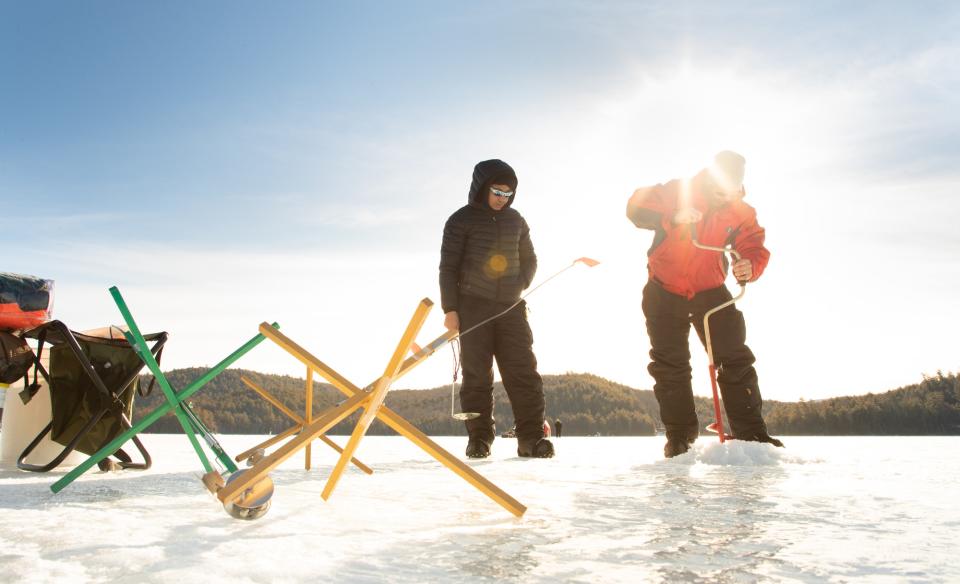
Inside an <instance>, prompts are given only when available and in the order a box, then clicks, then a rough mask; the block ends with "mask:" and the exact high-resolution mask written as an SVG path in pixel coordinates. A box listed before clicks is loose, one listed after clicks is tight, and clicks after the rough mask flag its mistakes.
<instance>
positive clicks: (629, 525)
mask: <svg viewBox="0 0 960 584" xmlns="http://www.w3.org/2000/svg"><path fill="white" fill-rule="evenodd" d="M334 439H335V440H336V441H337V442H339V443H340V444H341V445H342V444H344V443H345V442H346V438H345V437H334ZM221 440H222V442H223V444H224V446H225V447H226V448H227V450H228V452H230V453H231V454H235V453H237V452H240V451H242V450H245V449H246V448H247V447H249V446H252V445H253V444H256V443H258V442H259V441H260V437H251V436H224V437H221ZM784 441H785V442H786V444H787V449H785V450H778V449H774V448H772V447H770V446H767V445H759V444H743V443H738V442H728V443H727V444H725V445H720V444H719V443H717V442H716V440H715V438H712V437H709V438H708V437H701V438H700V440H699V441H698V442H697V444H696V446H695V448H694V449H693V450H691V452H689V453H687V454H685V455H683V456H680V457H677V458H675V459H672V460H664V459H663V458H662V445H663V439H662V438H562V439H560V440H557V441H556V442H555V443H556V444H557V451H558V456H557V458H554V459H552V460H528V459H520V458H517V457H516V456H515V454H516V453H515V444H516V443H515V441H513V440H508V439H498V440H497V441H496V443H495V444H494V449H493V456H492V458H491V459H488V460H483V461H473V462H471V464H472V465H473V466H474V467H475V468H476V469H477V470H478V471H480V472H481V473H482V474H484V475H485V476H486V477H487V478H489V479H490V480H492V481H493V482H494V483H496V484H497V485H498V486H500V487H501V488H503V489H504V490H505V491H507V492H508V493H510V494H511V495H513V496H514V497H515V498H517V499H519V500H520V501H521V502H522V503H524V504H525V505H527V507H528V508H529V509H528V511H527V513H526V515H525V516H524V517H523V518H520V519H517V518H514V517H513V516H512V515H510V514H509V513H508V512H507V511H505V510H504V509H503V508H501V507H500V506H498V505H496V504H495V503H493V502H492V501H490V500H489V499H487V498H486V497H485V496H483V495H482V494H480V493H479V492H478V491H476V490H474V489H473V487H471V486H469V485H468V484H467V483H466V482H465V481H463V480H462V479H460V478H459V477H458V476H456V475H454V474H453V473H452V472H450V471H448V470H447V469H445V468H444V467H441V466H440V465H439V464H438V463H436V462H434V461H433V460H432V459H431V458H429V457H428V456H427V455H426V454H424V453H423V452H421V451H420V450H419V449H417V448H416V447H415V446H413V445H412V444H411V443H409V442H407V441H406V440H405V439H403V438H400V437H376V436H371V437H367V438H365V439H364V440H363V442H362V443H361V445H360V449H359V451H358V453H357V457H358V458H359V459H360V460H362V461H363V462H365V463H367V464H368V465H370V466H372V467H373V468H374V471H375V472H374V474H373V475H370V476H368V475H365V474H363V473H361V472H360V471H359V470H357V469H355V468H353V467H351V468H350V469H349V470H348V471H347V473H346V474H345V475H344V477H343V479H342V480H341V481H340V484H339V486H338V487H337V490H336V492H335V493H334V494H333V497H332V498H331V499H330V501H328V502H324V501H323V500H322V499H321V498H320V492H321V490H322V489H323V485H324V482H325V480H326V477H327V475H328V474H329V472H330V470H331V468H332V466H333V464H334V463H335V462H336V458H335V453H334V452H333V451H332V450H330V449H329V448H327V447H325V446H324V445H323V444H320V443H315V446H314V455H313V456H314V469H313V470H312V471H305V470H303V455H302V454H298V455H296V456H294V457H293V458H291V459H290V460H288V461H287V462H286V463H285V464H284V465H283V466H281V467H280V468H279V469H278V470H277V471H275V472H274V473H273V474H272V476H273V479H274V481H275V483H276V493H275V495H274V497H273V506H272V509H271V510H270V512H269V513H268V514H267V515H266V516H265V517H263V518H262V519H260V520H258V521H254V522H243V521H238V520H235V519H232V518H231V517H229V516H228V515H227V514H226V513H225V512H224V511H223V509H222V507H221V506H220V504H219V503H218V502H217V501H216V499H215V498H214V497H213V496H211V495H209V494H207V492H206V490H205V489H204V488H203V486H202V485H201V483H200V481H199V476H200V475H201V474H202V471H201V466H200V464H199V462H198V460H197V459H196V455H195V454H194V453H193V451H192V449H191V447H190V445H189V442H188V441H187V439H186V438H185V437H184V436H183V435H146V436H145V437H144V443H145V444H146V445H147V448H148V449H149V450H150V451H151V453H152V454H153V457H154V467H153V468H152V469H150V470H149V471H124V472H116V473H101V472H99V471H96V470H94V472H91V473H88V474H87V475H85V476H84V477H82V478H81V479H79V480H78V481H77V482H75V483H74V484H72V485H70V486H69V487H67V488H66V489H65V490H64V491H63V492H61V493H59V494H56V495H54V494H52V493H51V492H50V490H49V485H50V484H51V483H52V482H53V481H54V480H56V479H57V478H59V477H60V476H62V475H63V471H56V472H53V473H48V474H31V473H25V472H21V471H19V470H17V469H16V468H11V467H10V466H9V465H8V466H5V467H2V469H0V581H3V582H52V581H57V582H67V581H69V582H71V583H74V582H178V583H179V582H192V581H203V582H211V583H215V582H229V583H243V582H296V581H317V582H350V583H356V582H453V581H456V582H480V581H517V582H521V581H522V582H525V583H526V582H550V583H554V584H555V583H557V582H638V581H644V582H754V581H771V582H824V581H828V582H849V581H869V582H958V581H960V559H958V557H960V554H958V550H960V546H958V543H957V537H958V536H957V534H958V533H960V504H958V502H957V495H958V493H960V455H958V452H960V438H957V437H946V438H940V437H909V438H900V437H865V438H861V437H855V438H851V437H842V438H824V437H787V438H785V439H784ZM438 442H439V443H440V444H441V445H442V446H444V447H446V448H448V449H449V450H451V451H452V452H454V453H455V454H458V455H462V453H463V447H464V445H465V439H464V438H443V437H441V438H439V439H438Z"/></svg>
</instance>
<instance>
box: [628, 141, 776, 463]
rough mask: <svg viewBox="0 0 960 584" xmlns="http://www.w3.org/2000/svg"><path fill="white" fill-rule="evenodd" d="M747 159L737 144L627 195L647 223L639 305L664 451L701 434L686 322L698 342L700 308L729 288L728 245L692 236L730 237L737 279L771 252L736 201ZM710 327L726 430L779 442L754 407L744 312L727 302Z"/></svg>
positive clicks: (674, 451) (751, 277) (755, 387)
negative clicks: (687, 171)
mask: <svg viewBox="0 0 960 584" xmlns="http://www.w3.org/2000/svg"><path fill="white" fill-rule="evenodd" d="M745 164H746V160H745V159H744V158H743V156H741V155H739V154H737V153H735V152H730V151H724V152H720V153H719V154H717V155H716V157H715V158H714V162H713V165H712V166H710V167H709V168H706V169H704V170H702V171H700V172H699V173H698V174H697V175H696V176H694V177H693V178H692V179H689V180H672V181H670V182H668V183H666V184H658V185H655V186H653V187H647V188H641V189H637V190H636V191H635V192H634V193H633V196H632V197H630V201H629V202H628V203H627V217H628V218H629V219H630V220H631V221H632V222H633V224H634V225H636V226H637V227H639V228H642V229H650V230H653V232H654V237H653V245H652V246H651V247H650V250H649V251H648V252H647V270H648V272H649V281H648V282H647V285H646V286H645V287H644V289H643V315H644V317H645V318H646V321H647V334H648V335H649V337H650V347H651V348H650V360H651V363H650V366H649V367H648V371H649V372H650V375H651V376H653V379H654V386H653V390H654V394H655V395H656V397H657V401H658V402H659V404H660V418H661V419H662V421H663V424H664V426H665V428H666V434H667V443H666V445H665V446H664V449H663V453H664V456H666V457H667V458H670V457H673V456H676V455H678V454H683V453H684V452H686V451H687V450H689V448H690V445H691V444H693V442H694V441H695V440H696V439H697V436H698V435H699V426H700V424H699V421H698V420H697V414H696V411H695V408H694V403H693V388H692V387H691V383H690V379H691V375H690V374H691V368H690V347H689V344H688V342H687V341H688V338H689V334H690V324H691V323H692V324H693V327H694V329H695V330H696V331H697V335H698V336H699V337H700V341H701V342H702V343H704V344H705V343H706V340H705V338H704V330H703V316H704V314H705V313H706V312H707V311H708V310H710V309H712V308H714V307H715V306H717V305H719V304H722V303H724V302H726V301H727V300H730V298H731V295H730V292H729V290H727V287H726V286H725V285H724V279H725V278H726V276H727V264H728V260H727V257H726V254H721V253H719V252H715V251H709V250H703V249H697V248H696V247H694V245H693V239H694V238H696V239H697V240H698V241H699V242H700V243H702V244H705V245H712V246H725V245H728V244H732V245H733V248H734V249H735V250H736V251H737V252H738V253H739V254H740V260H739V261H736V262H734V264H733V266H732V267H733V275H734V276H735V277H736V278H737V280H738V281H740V282H753V281H755V280H756V279H757V278H759V277H760V275H761V274H762V273H763V270H764V268H765V267H766V265H767V261H768V259H769V258H770V252H769V251H767V249H766V248H765V247H764V246H763V241H764V229H763V228H762V227H760V225H759V224H758V223H757V214H756V211H755V210H754V209H753V207H751V206H750V205H748V204H746V203H745V202H743V197H744V195H745V190H744V188H743V176H744V168H745ZM710 335H711V337H712V339H711V340H712V343H713V352H714V361H715V362H716V364H717V366H718V375H717V382H718V384H719V386H720V394H721V395H722V397H723V403H724V407H725V409H726V412H727V420H728V421H729V423H730V430H731V432H732V434H733V436H734V437H735V438H737V439H740V440H751V441H756V442H767V443H770V444H773V445H774V446H781V447H782V446H783V443H782V442H780V441H779V440H777V439H775V438H771V437H770V435H769V434H768V433H767V427H766V424H765V423H764V421H763V417H762V416H761V406H762V403H763V402H762V399H761V397H760V387H759V384H758V380H757V372H756V370H755V369H754V367H753V364H754V361H755V358H754V356H753V353H752V352H751V351H750V348H749V347H747V345H746V344H745V343H746V324H745V322H744V319H743V313H741V312H740V311H739V310H738V309H737V308H736V306H734V305H732V306H729V307H727V308H724V309H723V310H721V311H720V312H717V313H715V314H714V315H713V316H711V317H710Z"/></svg>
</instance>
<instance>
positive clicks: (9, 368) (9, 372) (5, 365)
mask: <svg viewBox="0 0 960 584" xmlns="http://www.w3.org/2000/svg"><path fill="white" fill-rule="evenodd" d="M31 365H33V349H31V348H30V346H29V345H28V344H27V341H25V340H23V339H21V338H20V337H18V336H16V335H14V334H11V333H8V332H6V331H0V383H6V384H11V383H13V382H15V381H17V380H18V379H20V378H22V377H24V376H25V375H26V374H27V371H29V370H30V366H31Z"/></svg>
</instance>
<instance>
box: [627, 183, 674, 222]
mask: <svg viewBox="0 0 960 584" xmlns="http://www.w3.org/2000/svg"><path fill="white" fill-rule="evenodd" d="M670 190H671V189H667V188H665V187H664V185H661V184H658V185H654V186H652V187H641V188H639V189H637V190H635V191H633V195H631V197H630V199H629V200H628V201H627V219H629V220H630V221H631V222H633V224H634V225H636V226H637V227H639V228H641V229H654V230H657V229H670V228H671V227H672V226H673V220H674V216H675V215H676V213H677V201H676V196H671V194H670Z"/></svg>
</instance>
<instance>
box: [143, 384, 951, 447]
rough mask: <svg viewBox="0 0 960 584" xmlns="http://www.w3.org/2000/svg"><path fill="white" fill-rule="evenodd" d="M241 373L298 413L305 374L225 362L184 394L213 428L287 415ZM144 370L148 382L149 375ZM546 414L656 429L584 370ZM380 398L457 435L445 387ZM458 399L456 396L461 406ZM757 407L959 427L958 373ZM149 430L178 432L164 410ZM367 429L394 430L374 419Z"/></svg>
mask: <svg viewBox="0 0 960 584" xmlns="http://www.w3.org/2000/svg"><path fill="white" fill-rule="evenodd" d="M205 372H206V369H201V368H191V369H177V370H174V371H171V372H169V373H167V376H168V379H169V380H170V382H171V383H172V384H173V386H174V387H175V388H178V389H179V388H183V387H185V386H186V385H188V384H189V383H190V382H191V381H193V380H194V379H196V378H198V377H199V376H201V375H202V374H203V373H205ZM241 375H243V376H246V377H248V378H249V379H251V380H253V381H254V382H255V383H257V384H258V385H260V386H261V387H263V388H264V389H266V390H267V391H268V392H270V393H271V394H273V395H274V396H276V397H277V398H278V399H279V400H280V401H281V402H282V403H284V404H285V405H286V406H287V407H288V408H290V409H291V410H293V411H294V412H297V413H298V414H300V415H302V413H303V411H304V397H305V395H304V380H303V379H302V378H299V379H298V378H294V377H289V376H281V375H268V374H262V373H257V372H254V371H245V370H242V369H228V370H226V371H224V372H223V373H222V374H221V375H220V376H218V377H216V378H214V380H213V381H211V382H210V383H209V384H208V385H207V386H205V387H204V388H203V389H201V390H200V391H199V392H197V393H196V394H194V396H193V397H192V398H191V399H190V402H191V404H192V406H193V409H194V410H195V411H196V412H197V413H198V414H199V415H200V417H201V419H202V420H203V421H204V423H206V424H207V425H208V426H209V427H210V429H211V430H213V431H215V432H219V433H226V434H275V433H279V432H281V431H283V430H285V429H287V428H289V427H290V426H291V425H293V422H292V421H291V420H290V419H289V418H287V417H286V416H285V415H284V414H283V413H281V412H280V411H279V410H278V409H277V408H275V407H273V406H272V405H270V404H269V403H268V402H267V401H266V400H264V399H263V398H261V397H260V396H259V395H257V394H256V393H255V392H254V391H253V390H251V389H249V388H248V387H247V386H246V385H244V384H243V383H242V382H241V381H240V376H241ZM148 379H149V377H147V378H146V379H145V386H146V380H148ZM543 381H544V392H545V393H546V397H547V417H548V419H549V420H550V422H551V424H553V422H554V421H555V420H556V419H557V418H559V419H561V420H562V421H563V433H564V435H567V436H585V435H595V434H600V435H602V436H637V435H652V434H654V433H655V428H656V421H657V420H658V419H659V416H658V414H657V411H658V409H657V403H656V399H655V398H654V396H653V392H652V391H650V390H640V389H633V388H630V387H627V386H625V385H621V384H618V383H614V382H612V381H609V380H606V379H603V378H602V377H597V376H595V375H589V374H566V375H547V376H544V379H543ZM494 398H495V404H496V409H495V417H496V420H497V431H498V432H503V431H504V430H506V429H508V428H510V427H511V426H512V425H513V414H512V413H511V411H510V404H509V402H508V401H507V397H506V394H505V393H504V390H503V387H502V385H501V384H499V383H498V384H497V385H496V387H495V390H494ZM343 399H344V397H343V395H342V394H341V393H340V392H338V391H336V390H335V389H334V388H333V387H331V386H330V385H327V384H325V383H319V382H316V383H315V384H314V398H313V405H314V412H315V414H314V415H316V414H317V413H319V412H321V411H322V410H324V409H325V408H328V407H330V406H333V405H335V404H337V403H339V402H341V401H343ZM162 400H163V396H162V392H161V391H160V389H159V387H156V388H154V390H153V393H152V395H150V396H149V397H146V398H142V397H138V398H137V403H136V407H135V412H134V417H135V418H136V417H138V416H142V415H144V414H146V413H149V412H150V411H151V410H153V408H154V407H156V406H157V405H159V404H160V403H161V401H162ZM696 404H697V411H698V414H699V416H700V420H701V422H702V423H703V424H706V423H708V422H709V421H710V420H711V419H712V418H713V413H712V412H713V405H712V401H711V400H709V399H707V398H696ZM387 406H388V407H389V408H391V409H392V410H394V411H396V412H397V413H399V414H400V415H401V416H403V417H405V418H406V419H407V420H409V421H410V422H411V423H413V424H414V425H415V426H417V427H418V428H420V429H421V430H423V431H424V432H426V433H427V434H431V435H435V436H442V435H462V434H464V429H463V423H462V422H458V421H455V420H453V419H452V418H451V417H450V387H449V386H446V387H439V388H435V389H428V390H391V391H390V394H389V395H388V396H387ZM457 407H458V408H459V402H458V406H457ZM764 417H765V418H766V420H767V424H768V426H769V427H770V432H771V433H772V434H784V435H818V434H823V435H911V434H915V435H924V434H952V435H957V434H960V378H958V376H957V375H953V374H947V375H945V374H939V373H938V374H937V375H936V376H934V377H930V378H925V379H924V380H923V381H922V382H921V383H918V384H915V385H910V386H907V387H901V388H899V389H895V390H893V391H889V392H886V393H882V394H868V395H863V396H856V397H841V398H834V399H828V400H819V401H801V402H799V403H792V402H789V403H788V402H774V401H767V402H765V403H764ZM356 418H357V414H354V415H353V416H351V417H350V418H348V419H347V420H345V421H344V422H341V423H340V424H338V425H337V426H335V427H334V428H333V430H332V431H331V432H329V433H330V434H349V433H350V430H351V429H352V428H353V425H354V424H355V423H356ZM150 431H152V432H179V431H180V428H179V425H178V424H177V422H176V419H175V418H173V416H172V414H168V415H167V416H165V417H164V418H162V419H161V420H159V421H158V422H157V423H156V424H154V425H153V426H152V427H151V429H150ZM368 433H369V434H392V433H393V432H392V430H390V429H389V428H387V427H386V426H384V425H383V424H381V423H380V422H379V421H378V422H374V424H373V426H371V428H370V430H369V432H368Z"/></svg>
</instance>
